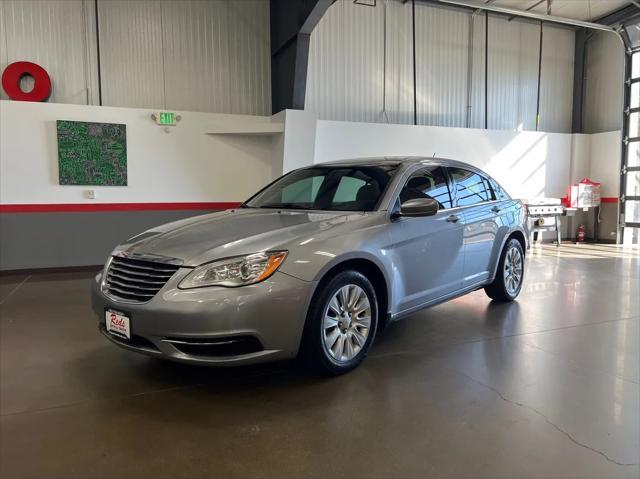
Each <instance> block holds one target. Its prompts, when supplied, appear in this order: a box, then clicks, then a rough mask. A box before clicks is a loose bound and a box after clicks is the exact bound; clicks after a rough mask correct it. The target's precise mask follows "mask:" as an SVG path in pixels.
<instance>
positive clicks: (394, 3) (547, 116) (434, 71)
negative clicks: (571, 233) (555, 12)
mask: <svg viewBox="0 0 640 479" xmlns="http://www.w3.org/2000/svg"><path fill="white" fill-rule="evenodd" d="M470 27H472V28H473V32H472V35H470V33H471V32H470ZM385 34H386V46H385V41H384V38H385ZM574 37H575V35H574V32H573V30H571V29H568V28H564V27H560V26H555V25H549V24H545V25H544V35H543V55H542V77H541V83H540V86H541V102H540V111H541V114H540V120H541V122H540V127H541V130H544V131H553V132H570V131H571V113H572V89H573V61H574V59H573V54H574ZM539 39H540V27H539V23H536V22H532V21H526V20H519V19H514V20H512V21H508V20H507V18H505V17H504V16H496V15H489V55H488V56H489V58H488V82H489V84H488V90H489V94H488V126H489V128H494V129H507V130H535V127H536V92H537V84H538V48H539ZM470 47H471V65H470V62H469V60H470V58H469V52H470ZM385 56H386V58H385ZM486 60H487V59H486V58H485V17H484V15H483V14H481V15H477V14H476V15H473V14H472V12H471V11H468V10H461V9H456V8H451V7H450V6H442V5H433V4H425V3H423V2H419V3H416V76H417V88H416V91H417V104H418V111H417V113H418V124H420V125H434V126H454V127H462V126H470V127H475V128H481V127H483V126H484V110H485V108H484V106H485V95H484V91H485V81H484V78H485V75H484V69H485V63H486ZM412 65H413V64H412V39H411V2H407V3H405V4H403V3H401V2H400V1H399V0H383V1H378V2H377V4H376V6H375V7H370V6H363V5H358V4H354V2H353V1H352V0H338V1H336V2H335V3H334V4H333V5H332V6H331V7H330V8H329V10H328V11H327V12H326V13H325V15H324V16H323V18H322V19H321V20H320V22H319V24H318V25H317V26H316V28H315V29H314V31H313V33H312V35H311V44H310V49H309V66H308V76H307V90H306V104H305V109H306V110H309V111H313V112H316V113H317V114H318V116H319V118H320V119H322V120H347V121H366V122H380V123H400V124H412V123H413V66H412ZM468 95H470V96H469V98H468ZM469 99H470V102H469ZM468 115H469V122H467V116H468Z"/></svg>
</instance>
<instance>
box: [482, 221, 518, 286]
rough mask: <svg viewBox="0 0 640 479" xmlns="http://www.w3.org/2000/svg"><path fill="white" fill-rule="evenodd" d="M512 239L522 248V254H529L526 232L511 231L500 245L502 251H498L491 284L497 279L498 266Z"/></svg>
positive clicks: (490, 279)
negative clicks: (505, 248)
mask: <svg viewBox="0 0 640 479" xmlns="http://www.w3.org/2000/svg"><path fill="white" fill-rule="evenodd" d="M511 239H516V240H518V242H519V243H520V245H521V246H522V254H523V255H525V256H526V252H527V237H526V236H525V234H524V231H522V230H520V229H514V230H512V231H510V232H509V233H508V234H505V235H504V239H503V240H502V244H501V245H500V249H499V250H498V254H497V255H496V258H495V261H494V265H493V274H492V275H491V277H490V278H489V283H490V282H491V281H493V280H494V279H495V277H496V273H497V271H498V264H499V263H500V257H501V256H502V252H503V251H504V247H505V246H506V244H507V243H508V242H509V240H511Z"/></svg>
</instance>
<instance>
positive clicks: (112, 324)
mask: <svg viewBox="0 0 640 479" xmlns="http://www.w3.org/2000/svg"><path fill="white" fill-rule="evenodd" d="M104 314H105V319H106V325H107V331H108V332H109V333H111V334H114V335H116V336H120V337H122V338H126V339H131V322H130V320H129V317H128V316H126V315H124V314H122V313H120V312H118V311H113V310H111V309H107V310H106V311H105V313H104Z"/></svg>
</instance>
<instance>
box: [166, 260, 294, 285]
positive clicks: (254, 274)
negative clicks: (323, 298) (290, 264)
mask: <svg viewBox="0 0 640 479" xmlns="http://www.w3.org/2000/svg"><path fill="white" fill-rule="evenodd" d="M286 257H287V252H286V251H269V252H265V253H255V254H250V255H247V256H236V257H235V258H227V259H223V260H220V261H214V262H213V263H207V264H203V265H201V266H198V267H197V268H195V269H194V270H193V271H192V272H191V273H189V274H188V275H187V276H186V277H185V278H184V279H183V280H182V281H181V282H180V284H179V285H178V287H179V288H180V289H191V288H202V287H204V286H227V287H236V286H245V285H248V284H254V283H259V282H260V281H264V280H265V279H267V278H268V277H269V276H271V275H272V274H273V273H275V272H276V271H277V269H278V268H279V267H280V265H281V264H282V262H283V261H284V259H285V258H286Z"/></svg>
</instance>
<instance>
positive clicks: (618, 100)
mask: <svg viewBox="0 0 640 479" xmlns="http://www.w3.org/2000/svg"><path fill="white" fill-rule="evenodd" d="M586 55H587V57H586V65H585V77H586V81H585V97H584V98H585V103H584V118H583V120H584V131H585V133H599V132H604V131H613V130H620V129H621V128H622V114H621V111H622V95H623V81H624V48H623V46H622V43H621V42H620V40H618V38H616V36H615V35H614V34H611V33H607V32H597V33H594V34H593V35H592V36H591V37H590V38H589V39H588V40H587V51H586Z"/></svg>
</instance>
